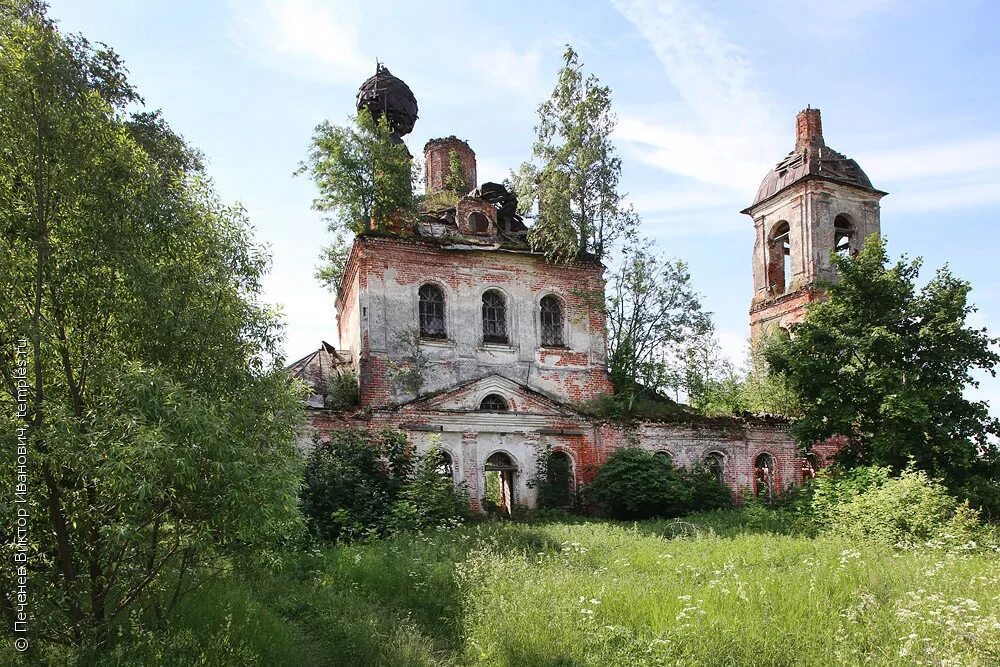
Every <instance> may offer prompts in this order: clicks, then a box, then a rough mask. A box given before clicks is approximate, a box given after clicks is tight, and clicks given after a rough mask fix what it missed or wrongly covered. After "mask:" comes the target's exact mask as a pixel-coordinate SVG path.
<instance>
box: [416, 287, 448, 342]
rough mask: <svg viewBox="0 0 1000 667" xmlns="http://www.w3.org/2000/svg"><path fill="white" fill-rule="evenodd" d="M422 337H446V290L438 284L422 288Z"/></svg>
mask: <svg viewBox="0 0 1000 667" xmlns="http://www.w3.org/2000/svg"><path fill="white" fill-rule="evenodd" d="M418 294H419V295H420V337H421V338H446V337H447V334H446V333H445V328H444V292H442V291H441V288H440V287H438V286H436V285H429V284H428V285H424V286H423V287H421V288H420V290H419V292H418Z"/></svg>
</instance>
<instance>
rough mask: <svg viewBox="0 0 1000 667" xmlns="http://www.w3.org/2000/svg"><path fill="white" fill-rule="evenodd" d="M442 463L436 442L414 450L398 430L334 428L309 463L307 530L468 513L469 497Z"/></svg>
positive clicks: (423, 524) (323, 533)
mask: <svg viewBox="0 0 1000 667" xmlns="http://www.w3.org/2000/svg"><path fill="white" fill-rule="evenodd" d="M440 463H441V451H440V450H439V449H438V448H437V445H436V444H434V445H433V446H432V448H431V449H430V451H428V452H427V454H425V455H424V456H419V457H418V456H414V454H413V451H412V449H411V448H410V446H409V444H408V443H407V441H406V436H405V435H403V434H402V433H400V432H399V431H391V430H388V429H384V430H381V431H367V430H364V429H353V430H350V429H349V430H343V431H335V432H334V433H333V434H331V439H330V442H328V443H325V444H322V445H318V446H317V447H316V448H315V449H314V450H313V451H312V453H311V454H310V456H309V463H308V465H307V466H306V476H305V485H304V487H303V490H302V510H303V513H304V514H305V516H306V519H307V521H308V525H309V528H310V532H311V533H312V534H313V535H314V536H315V537H318V538H321V539H324V540H334V541H336V540H349V539H357V538H360V537H368V536H377V535H387V534H391V533H394V532H397V531H401V530H421V529H424V528H431V527H435V526H440V525H444V524H448V523H449V522H456V521H461V520H463V519H465V518H467V517H468V515H469V501H468V498H467V497H466V495H465V493H464V492H463V491H462V490H460V489H457V488H455V484H454V483H453V481H452V480H451V479H450V478H448V477H445V476H442V475H441V474H440V472H439V470H438V468H439V466H440Z"/></svg>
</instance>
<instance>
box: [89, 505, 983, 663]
mask: <svg viewBox="0 0 1000 667" xmlns="http://www.w3.org/2000/svg"><path fill="white" fill-rule="evenodd" d="M998 615H1000V554H998V553H997V551H996V550H995V549H986V548H982V547H976V548H972V547H971V545H970V547H969V548H967V549H956V550H951V551H946V550H943V549H933V548H921V549H912V550H905V551H899V550H893V549H890V548H887V547H876V546H867V545H861V544H854V543H851V542H848V541H846V540H845V539H843V538H839V537H837V536H820V537H811V536H805V535H801V534H798V533H797V526H796V525H795V523H794V522H792V521H790V520H788V517H787V515H783V514H781V513H776V512H770V511H766V510H761V511H751V512H741V511H720V512H713V513H709V514H704V515H699V516H695V517H692V518H690V519H689V520H688V521H684V522H643V523H637V524H613V523H602V522H577V523H572V524H570V523H540V524H512V523H499V522H493V523H486V524H479V525H473V526H468V527H465V528H461V529H457V530H452V531H440V532H432V533H427V534H423V535H399V536H397V537H394V538H392V539H388V540H381V541H376V542H371V543H368V544H355V545H350V546H344V547H337V548H330V549H325V550H316V551H312V552H309V553H301V554H295V555H290V556H289V558H288V562H287V563H286V564H285V565H284V566H283V567H282V568H281V569H279V570H277V571H274V572H271V573H267V574H266V575H264V574H260V573H255V574H251V573H245V574H242V575H241V574H236V575H234V576H233V577H231V578H229V579H227V580H223V581H220V582H217V583H216V584H215V585H214V586H212V587H211V588H208V589H206V590H205V592H204V593H203V594H201V595H199V596H197V597H194V598H192V599H190V600H189V601H188V603H187V606H186V608H185V609H183V610H182V613H181V614H180V615H179V616H178V620H177V622H176V623H175V624H174V626H173V629H172V630H171V632H172V633H173V634H172V635H171V637H172V638H173V639H170V638H168V639H167V640H163V639H162V638H159V639H157V638H153V637H149V638H147V639H148V641H145V642H144V641H133V642H130V643H129V644H128V646H127V647H123V648H120V649H119V650H118V652H117V654H116V655H115V656H113V657H112V658H110V659H109V658H105V659H104V660H102V662H101V664H119V665H126V664H137V665H138V664H164V665H167V664H176V665H181V664H184V665H189V664H219V665H229V664H234V665H235V664H240V665H246V664H261V665H295V666H298V665H351V666H352V667H360V666H368V665H373V666H379V665H385V666H387V667H388V666H391V667H399V666H406V665H497V666H499V665H511V666H515V665H516V666H518V667H521V666H524V667H530V666H532V665H539V666H540V665H545V666H552V665H565V666H589V665H595V666H596V665H740V666H742V665H866V666H872V665H916V664H927V665H949V664H951V665H984V666H986V665H991V666H992V665H996V664H1000V621H998ZM123 646H124V645H123ZM164 647H166V648H164ZM198 651H201V652H200V653H199V652H198ZM154 654H155V663H151V662H150V661H149V660H150V657H151V656H153V655H154Z"/></svg>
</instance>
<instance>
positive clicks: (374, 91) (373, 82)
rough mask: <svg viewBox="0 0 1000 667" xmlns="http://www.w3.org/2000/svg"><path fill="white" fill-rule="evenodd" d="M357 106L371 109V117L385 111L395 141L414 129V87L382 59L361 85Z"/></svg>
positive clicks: (415, 100) (415, 119)
mask: <svg viewBox="0 0 1000 667" xmlns="http://www.w3.org/2000/svg"><path fill="white" fill-rule="evenodd" d="M357 107H358V111H361V110H362V109H368V112H369V113H371V115H372V118H378V117H380V116H383V115H384V116H385V117H386V118H387V119H388V121H389V127H391V128H392V135H393V139H395V140H396V141H402V137H403V136H404V135H407V134H409V133H410V132H412V131H413V126H414V124H415V123H416V122H417V98H416V97H414V96H413V91H412V90H410V87H409V86H407V85H406V83H405V82H404V81H403V80H402V79H399V78H397V77H395V76H393V75H392V73H391V72H390V71H389V69H388V68H387V67H386V66H385V65H383V64H382V63H378V65H377V66H376V69H375V74H374V75H373V76H372V77H370V78H369V79H368V80H367V81H365V82H364V83H363V84H361V88H359V89H358V96H357Z"/></svg>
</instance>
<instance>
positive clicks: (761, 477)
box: [753, 452, 775, 501]
mask: <svg viewBox="0 0 1000 667" xmlns="http://www.w3.org/2000/svg"><path fill="white" fill-rule="evenodd" d="M774 472H775V470H774V457H773V456H771V455H770V454H768V453H767V452H764V453H762V454H758V455H757V458H756V459H754V462H753V486H754V493H755V494H756V495H757V497H759V498H762V499H764V500H768V501H769V500H772V499H773V498H774Z"/></svg>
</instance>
